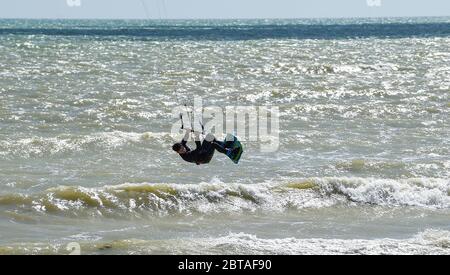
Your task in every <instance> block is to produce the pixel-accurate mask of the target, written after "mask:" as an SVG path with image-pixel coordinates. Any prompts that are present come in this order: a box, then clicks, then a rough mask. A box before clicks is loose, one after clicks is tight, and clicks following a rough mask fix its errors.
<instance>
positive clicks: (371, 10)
mask: <svg viewBox="0 0 450 275" xmlns="http://www.w3.org/2000/svg"><path fill="white" fill-rule="evenodd" d="M77 2H81V5H80V6H77ZM71 6H72V7H71ZM144 7H146V8H144ZM380 16H450V0H1V1H0V18H154V19H158V18H163V19H166V18H167V19H169V18H307V17H380Z"/></svg>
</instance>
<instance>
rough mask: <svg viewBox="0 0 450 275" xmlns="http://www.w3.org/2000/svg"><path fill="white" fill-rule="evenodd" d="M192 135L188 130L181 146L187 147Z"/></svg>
mask: <svg viewBox="0 0 450 275" xmlns="http://www.w3.org/2000/svg"><path fill="white" fill-rule="evenodd" d="M190 135H191V131H190V130H189V131H188V130H186V134H185V135H184V138H183V140H182V141H181V144H183V146H186V144H187V142H188V141H189V137H190Z"/></svg>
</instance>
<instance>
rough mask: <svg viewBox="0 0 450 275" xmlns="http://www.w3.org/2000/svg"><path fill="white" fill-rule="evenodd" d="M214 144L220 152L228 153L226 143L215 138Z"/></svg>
mask: <svg viewBox="0 0 450 275" xmlns="http://www.w3.org/2000/svg"><path fill="white" fill-rule="evenodd" d="M212 144H213V146H214V149H216V150H217V151H219V152H220V153H222V154H226V153H227V149H226V148H225V143H223V142H220V141H217V140H214V141H213V143H212Z"/></svg>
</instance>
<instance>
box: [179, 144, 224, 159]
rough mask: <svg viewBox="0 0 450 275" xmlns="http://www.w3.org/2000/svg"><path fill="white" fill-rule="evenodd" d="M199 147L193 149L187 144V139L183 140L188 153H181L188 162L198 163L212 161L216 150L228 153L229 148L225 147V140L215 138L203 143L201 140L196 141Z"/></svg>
mask: <svg viewBox="0 0 450 275" xmlns="http://www.w3.org/2000/svg"><path fill="white" fill-rule="evenodd" d="M195 144H196V146H197V148H196V149H195V150H193V151H192V150H191V148H189V147H188V146H187V141H186V140H183V141H182V142H181V145H183V146H184V148H186V151H187V152H186V153H184V154H180V156H181V157H182V158H183V159H184V160H185V161H187V162H191V163H195V164H197V165H200V164H207V163H210V162H211V160H212V158H213V156H214V152H215V150H217V151H219V152H220V153H222V154H226V153H227V150H226V149H225V144H224V143H223V142H220V141H217V140H215V139H214V140H213V141H207V140H203V143H201V142H200V141H195Z"/></svg>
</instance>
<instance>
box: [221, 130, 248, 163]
mask: <svg viewBox="0 0 450 275" xmlns="http://www.w3.org/2000/svg"><path fill="white" fill-rule="evenodd" d="M224 143H225V148H227V149H231V150H228V152H227V156H228V157H229V158H230V159H231V160H232V161H233V162H234V163H235V164H239V161H240V160H241V157H242V154H243V153H244V148H243V147H242V144H241V142H240V141H239V140H238V138H237V137H235V136H233V135H228V136H227V138H226V139H225V141H224Z"/></svg>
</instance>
